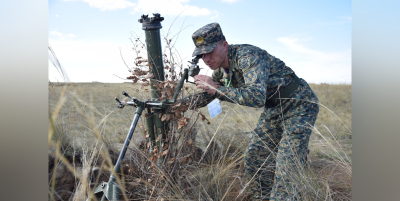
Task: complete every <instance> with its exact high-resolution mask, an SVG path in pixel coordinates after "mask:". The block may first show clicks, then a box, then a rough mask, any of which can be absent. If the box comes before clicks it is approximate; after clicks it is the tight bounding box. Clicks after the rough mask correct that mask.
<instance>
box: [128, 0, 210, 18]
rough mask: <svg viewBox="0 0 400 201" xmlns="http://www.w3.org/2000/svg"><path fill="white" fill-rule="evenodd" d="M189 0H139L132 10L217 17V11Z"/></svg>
mask: <svg viewBox="0 0 400 201" xmlns="http://www.w3.org/2000/svg"><path fill="white" fill-rule="evenodd" d="M187 3H189V0H139V1H138V5H137V6H135V9H134V12H142V13H149V14H150V13H157V12H158V13H162V15H172V16H177V15H179V14H180V13H182V14H181V16H209V15H212V14H214V15H213V17H218V11H211V10H209V9H207V8H199V7H197V6H191V5H188V4H187Z"/></svg>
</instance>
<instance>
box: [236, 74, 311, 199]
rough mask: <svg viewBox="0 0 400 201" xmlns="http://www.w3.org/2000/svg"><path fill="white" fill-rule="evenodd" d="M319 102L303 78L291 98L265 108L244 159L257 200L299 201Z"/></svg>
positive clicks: (251, 187)
mask: <svg viewBox="0 0 400 201" xmlns="http://www.w3.org/2000/svg"><path fill="white" fill-rule="evenodd" d="M281 100H282V99H281ZM317 102H318V98H317V97H316V95H315V94H314V92H313V91H312V90H311V88H310V87H309V86H308V84H307V83H306V82H305V81H304V80H302V79H301V85H300V86H299V88H298V89H297V90H296V91H295V92H294V94H293V95H292V98H291V99H285V100H282V102H281V104H280V105H277V106H275V107H272V108H264V111H263V113H262V114H261V116H260V118H259V121H258V124H257V127H256V128H255V129H254V134H253V137H252V139H251V140H250V143H249V145H248V147H247V149H246V152H245V156H244V167H245V171H246V177H247V179H248V181H250V184H249V187H250V189H251V190H252V192H253V194H254V199H255V200H261V199H269V200H299V198H300V196H301V193H300V191H301V186H302V182H301V178H302V172H303V171H304V168H305V163H306V160H307V159H306V158H307V150H308V148H307V147H308V142H309V139H310V135H311V131H312V127H313V126H314V123H315V121H316V119H317V116H318V111H319V106H318V104H317Z"/></svg>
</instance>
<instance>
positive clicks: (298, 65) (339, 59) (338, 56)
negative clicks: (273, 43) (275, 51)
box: [278, 37, 351, 84]
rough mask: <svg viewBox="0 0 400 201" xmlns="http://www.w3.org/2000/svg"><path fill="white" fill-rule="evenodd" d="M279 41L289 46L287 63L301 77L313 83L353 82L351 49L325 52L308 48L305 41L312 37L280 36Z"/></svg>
mask: <svg viewBox="0 0 400 201" xmlns="http://www.w3.org/2000/svg"><path fill="white" fill-rule="evenodd" d="M278 41H279V42H281V43H282V44H284V45H285V46H286V47H288V48H289V51H288V52H287V54H288V55H289V56H288V57H287V58H285V63H286V65H288V66H291V67H292V69H293V70H295V72H296V74H297V75H299V77H302V78H304V79H305V80H306V81H309V82H312V83H321V82H326V83H347V84H349V83H351V50H350V49H346V50H343V51H339V52H325V51H322V50H315V49H310V48H307V47H306V46H305V45H303V44H302V43H303V42H306V41H311V38H307V39H301V38H298V37H280V38H278Z"/></svg>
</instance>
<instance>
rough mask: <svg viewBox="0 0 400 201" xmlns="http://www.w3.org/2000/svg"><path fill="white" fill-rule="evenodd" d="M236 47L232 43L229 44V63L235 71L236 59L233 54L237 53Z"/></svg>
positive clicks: (230, 67)
mask: <svg viewBox="0 0 400 201" xmlns="http://www.w3.org/2000/svg"><path fill="white" fill-rule="evenodd" d="M235 52H236V49H235V48H234V47H233V46H232V45H228V63H229V69H232V71H235V66H234V59H233V55H234V54H235Z"/></svg>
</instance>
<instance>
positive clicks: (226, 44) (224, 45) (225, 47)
mask: <svg viewBox="0 0 400 201" xmlns="http://www.w3.org/2000/svg"><path fill="white" fill-rule="evenodd" d="M222 46H223V47H224V50H225V51H228V42H226V41H224V42H222Z"/></svg>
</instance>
